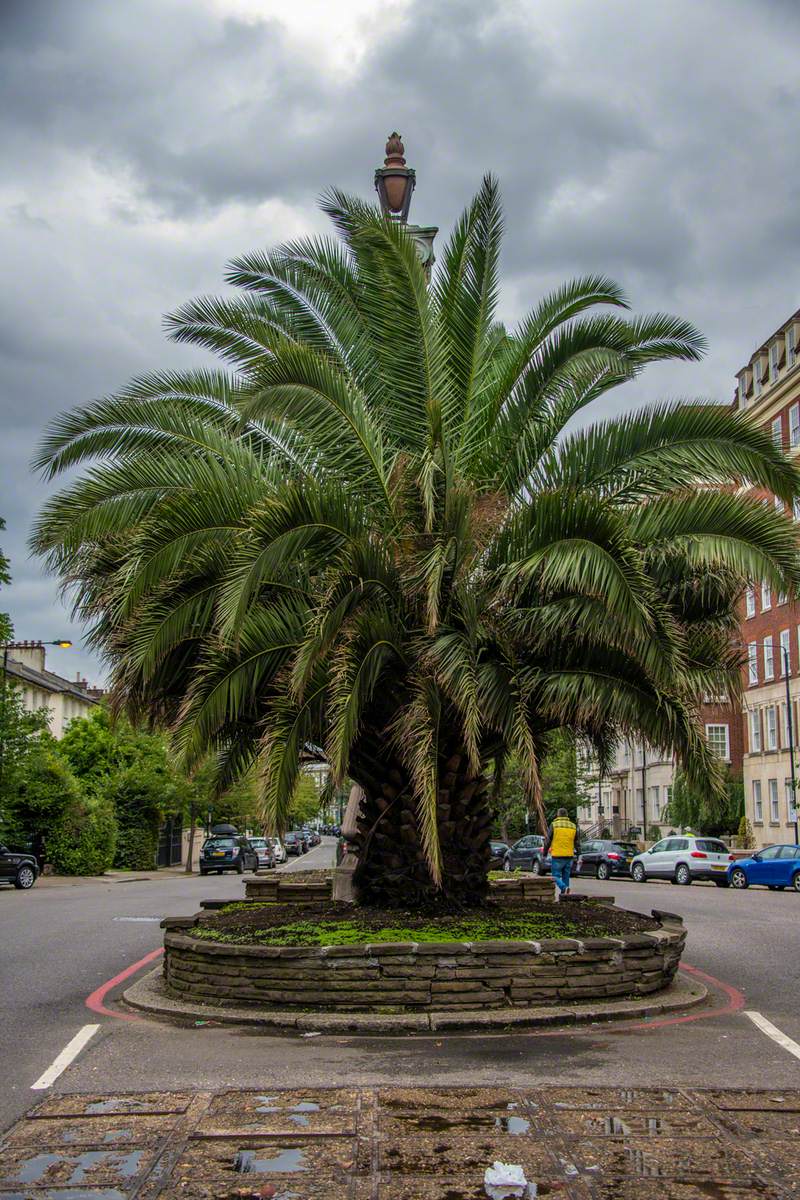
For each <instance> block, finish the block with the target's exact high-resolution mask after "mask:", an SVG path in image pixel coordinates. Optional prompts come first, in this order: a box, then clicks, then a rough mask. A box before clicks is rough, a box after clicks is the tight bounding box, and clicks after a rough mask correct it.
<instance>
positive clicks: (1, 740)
mask: <svg viewBox="0 0 800 1200" xmlns="http://www.w3.org/2000/svg"><path fill="white" fill-rule="evenodd" d="M15 644H16V643H14V642H6V643H5V644H4V645H3V706H2V711H3V715H2V728H0V799H2V795H3V782H4V774H5V757H6V716H7V712H8V710H7V707H6V705H7V701H8V652H9V650H10V649H11V647H12V646H14V645H15ZM39 645H41V646H60V647H61V649H62V650H69V648H70V647H71V646H72V642H71V641H69V639H68V638H56V639H55V641H53V642H40V643H39Z"/></svg>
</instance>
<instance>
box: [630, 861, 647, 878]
mask: <svg viewBox="0 0 800 1200" xmlns="http://www.w3.org/2000/svg"><path fill="white" fill-rule="evenodd" d="M631 875H632V876H633V879H634V882H635V883H647V874H646V872H645V869H644V867H643V866H642V864H641V863H634V864H633V866H632V868H631Z"/></svg>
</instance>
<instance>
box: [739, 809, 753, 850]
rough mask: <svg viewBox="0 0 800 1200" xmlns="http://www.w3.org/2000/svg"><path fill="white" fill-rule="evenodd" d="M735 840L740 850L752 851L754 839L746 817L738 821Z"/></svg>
mask: <svg viewBox="0 0 800 1200" xmlns="http://www.w3.org/2000/svg"><path fill="white" fill-rule="evenodd" d="M736 839H737V841H738V843H739V848H740V849H741V850H752V849H753V847H754V846H755V844H756V839H755V838H754V837H753V828H752V826H751V824H750V822H749V821H748V819H747V817H742V818H741V820H740V821H739V829H738V831H737V834H736Z"/></svg>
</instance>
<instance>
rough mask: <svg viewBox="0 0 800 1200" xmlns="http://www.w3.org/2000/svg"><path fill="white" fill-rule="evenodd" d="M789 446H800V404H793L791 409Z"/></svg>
mask: <svg viewBox="0 0 800 1200" xmlns="http://www.w3.org/2000/svg"><path fill="white" fill-rule="evenodd" d="M789 445H790V446H791V447H793V448H794V447H796V446H800V404H793V405H792V407H791V408H790V409H789Z"/></svg>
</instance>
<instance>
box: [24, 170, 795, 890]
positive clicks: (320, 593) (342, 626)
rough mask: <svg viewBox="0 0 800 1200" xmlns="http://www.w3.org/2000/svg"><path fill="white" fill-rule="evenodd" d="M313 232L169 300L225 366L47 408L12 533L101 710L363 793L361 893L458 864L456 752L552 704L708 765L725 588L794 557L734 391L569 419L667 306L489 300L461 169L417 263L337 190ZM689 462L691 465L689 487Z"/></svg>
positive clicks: (596, 290)
mask: <svg viewBox="0 0 800 1200" xmlns="http://www.w3.org/2000/svg"><path fill="white" fill-rule="evenodd" d="M324 207H325V210H326V212H327V213H328V214H329V216H330V217H331V218H332V220H333V222H334V225H335V226H336V229H337V230H338V233H339V234H340V239H341V240H340V241H334V240H326V239H317V238H310V239H305V240H302V241H298V242H294V243H292V244H290V245H287V246H283V247H280V248H279V249H278V250H276V251H274V252H266V253H262V252H258V253H253V254H249V255H246V256H244V257H242V258H239V259H237V260H236V261H234V262H233V263H232V265H231V267H230V270H229V272H228V282H229V283H231V284H234V285H237V286H238V287H240V288H242V289H244V293H245V294H244V295H243V296H238V297H230V296H226V297H224V298H222V299H214V298H208V297H205V298H202V299H200V300H196V301H194V302H191V303H189V304H186V305H185V306H184V307H182V308H181V309H179V310H178V311H177V312H176V313H175V314H174V315H173V316H172V317H171V318H170V321H169V325H170V328H171V331H172V334H173V336H174V337H175V338H176V339H177V340H178V341H181V342H188V343H192V344H194V345H198V346H200V347H203V348H204V349H210V350H212V351H214V352H216V353H217V354H218V355H219V356H220V358H221V359H222V360H224V361H225V362H226V363H228V364H230V365H231V366H232V371H225V370H219V371H213V370H205V369H198V370H193V371H184V372H165V373H161V374H153V375H150V376H148V377H146V378H142V379H138V380H135V381H134V382H133V383H132V384H130V385H129V386H128V387H127V388H125V389H124V390H123V391H122V392H121V393H120V394H118V395H116V396H113V397H110V398H107V399H103V400H100V401H97V402H95V403H93V404H90V405H88V406H87V407H85V408H83V409H79V410H77V411H75V412H72V413H69V414H67V415H65V416H64V417H62V418H61V419H60V420H58V421H57V422H56V423H55V424H54V426H53V428H52V429H51V431H50V433H49V436H48V437H47V439H46V441H45V442H44V444H43V446H42V448H41V451H40V454H39V458H38V462H39V465H40V466H41V467H42V468H43V470H44V471H45V472H46V473H47V475H48V476H49V477H51V478H52V477H53V476H55V475H57V474H59V473H60V472H62V471H66V470H68V469H72V468H74V467H76V466H80V465H81V464H85V463H87V462H89V461H90V460H93V459H94V460H96V461H94V463H93V465H92V466H91V468H90V469H86V470H85V471H84V472H83V473H82V474H80V475H79V476H78V478H77V479H76V480H75V481H74V482H72V483H71V484H69V485H68V486H67V487H66V488H65V490H63V491H62V492H61V493H60V494H58V495H56V496H54V497H52V498H51V499H50V500H49V501H48V503H47V504H46V505H45V507H44V510H43V512H42V514H41V515H40V518H39V521H38V524H37V527H36V532H35V535H34V539H33V544H34V546H35V548H36V549H37V550H38V551H39V552H40V553H42V554H45V555H47V557H48V562H49V565H50V566H51V568H52V569H54V570H55V571H57V572H58V573H59V575H60V576H61V579H62V581H63V582H64V583H65V584H67V585H73V586H74V587H75V589H76V595H77V597H78V608H79V611H80V613H81V615H82V616H83V617H84V618H86V619H88V620H89V621H90V622H91V623H92V626H93V633H92V640H93V643H94V645H95V647H97V648H98V649H100V650H102V651H103V652H104V653H105V654H106V656H107V658H108V660H109V661H110V663H111V665H112V672H113V683H114V692H115V696H116V698H117V702H118V703H119V704H120V705H124V706H126V707H127V708H128V710H129V711H130V712H131V713H133V714H137V713H143V714H145V715H146V716H147V717H148V719H151V720H156V721H164V722H165V723H166V724H167V725H168V726H169V727H170V728H171V729H172V730H173V731H174V736H175V742H176V746H177V748H178V749H179V750H180V751H181V752H182V753H183V754H184V756H185V758H186V761H187V762H188V763H189V764H191V765H194V764H196V763H198V762H199V761H201V760H202V758H203V756H205V755H206V754H207V753H209V751H213V752H214V753H215V754H217V756H218V762H219V767H220V786H221V787H224V786H225V785H226V784H227V783H228V782H229V781H230V780H232V779H235V778H236V777H237V776H239V775H240V774H242V773H243V772H246V771H247V770H250V769H251V768H252V767H253V764H254V763H257V764H258V773H259V779H260V781H261V782H260V786H261V803H262V805H263V812H264V815H265V819H266V821H267V823H268V825H270V826H273V827H274V826H281V825H283V824H284V823H285V821H286V818H287V815H288V813H289V811H290V806H291V803H292V798H293V796H294V792H295V785H296V782H297V779H298V775H299V772H300V769H301V765H300V759H301V751H302V749H303V747H304V746H306V745H312V746H314V747H321V748H323V749H324V751H325V753H326V755H327V758H328V761H329V763H330V765H331V769H332V773H333V776H334V782H338V781H340V780H342V779H344V778H345V777H346V776H348V775H349V776H350V777H352V778H353V779H354V780H356V781H357V782H358V783H359V784H360V785H361V786H362V787H363V789H364V792H365V796H366V799H365V802H364V805H363V811H362V817H361V823H360V834H359V847H358V856H359V862H358V867H357V871H356V876H355V880H356V885H357V887H358V889H359V895H360V898H361V899H362V900H364V901H367V902H376V903H383V904H391V903H398V904H404V905H408V904H409V903H411V902H414V901H416V902H418V903H419V904H424V903H431V902H433V901H435V900H436V899H443V900H445V901H447V902H453V901H455V902H465V901H466V902H470V901H475V900H478V899H480V898H481V897H482V896H483V895H484V894H485V889H486V868H487V864H488V841H489V837H490V829H491V823H492V813H491V786H490V780H489V777H488V772H489V768H490V765H491V764H494V765H495V767H496V769H497V773H498V774H499V775H502V771H503V768H504V764H505V762H506V761H508V760H509V758H510V756H512V755H513V756H515V757H516V759H517V761H518V762H519V763H520V765H521V767H522V770H523V773H524V780H525V791H526V796H527V798H528V801H529V803H530V805H531V806H532V807H533V809H534V810H535V811H536V813H537V818H536V820H537V823H538V824H541V823H542V822H543V821H544V815H545V814H544V808H543V805H542V778H541V770H540V763H541V760H542V758H543V756H544V754H545V752H546V749H547V745H548V739H549V738H550V736H551V735H552V733H553V732H554V731H556V730H559V729H565V730H568V731H570V732H571V733H572V734H574V735H576V736H579V737H581V738H583V739H585V740H586V742H587V743H588V744H589V745H590V746H591V747H592V749H593V750H594V751H596V752H597V753H598V754H600V755H601V757H605V756H606V755H607V752H608V751H609V749H610V747H611V746H613V745H614V744H615V743H616V741H617V740H618V739H619V738H620V737H634V738H636V739H639V740H645V741H648V742H650V743H651V744H654V745H659V746H664V747H665V748H669V749H670V750H672V751H674V752H675V754H676V755H677V757H678V759H679V761H680V763H681V764H682V766H683V769H684V771H685V773H686V776H687V779H689V780H690V781H691V783H692V785H693V786H706V785H707V786H709V788H711V789H712V791H716V792H717V793H718V794H720V793H721V791H722V786H723V785H722V780H721V776H720V772H719V766H718V764H717V763H716V762H715V760H714V759H713V757H712V756H711V753H710V751H709V749H708V747H707V745H706V742H705V738H704V736H703V731H702V727H701V723H700V719H699V705H700V701H701V698H702V695H703V693H704V692H709V691H710V692H713V693H715V694H716V693H718V692H720V691H721V690H723V691H724V690H730V691H731V692H735V690H736V688H737V687H738V686H739V679H738V676H739V668H740V662H739V652H738V650H736V649H734V648H733V647H732V638H731V634H732V631H733V630H734V629H735V627H736V603H737V600H738V597H739V595H740V594H741V590H742V587H743V585H744V583H745V582H746V581H748V580H757V579H758V580H760V579H764V580H766V581H767V582H768V583H769V584H770V585H771V586H772V587H774V588H776V589H780V590H782V591H787V592H788V591H790V590H792V589H794V588H796V587H797V585H798V583H800V569H799V568H798V564H797V553H796V536H795V531H794V528H793V526H792V523H791V521H790V520H789V519H788V518H787V517H786V516H785V515H783V514H782V513H778V512H776V511H775V510H774V508H773V506H771V505H770V506H769V508H768V509H767V508H765V507H764V506H763V505H762V504H761V503H759V502H757V501H755V500H754V499H751V498H748V496H747V495H746V494H744V493H743V490H742V489H741V488H740V487H739V484H740V482H741V481H742V480H745V479H746V480H747V481H749V483H750V484H752V485H753V487H754V488H756V489H764V490H766V491H768V492H769V493H772V494H775V495H776V496H778V497H780V499H781V500H783V501H784V502H785V503H787V504H789V505H791V501H792V500H793V498H794V496H795V495H796V494H797V493H798V491H800V487H799V486H798V485H799V484H800V475H798V471H797V469H796V468H795V467H794V466H793V465H792V464H791V463H790V462H789V461H788V460H787V458H786V457H785V456H784V455H783V454H782V452H781V451H780V449H778V448H777V447H776V446H775V445H774V444H773V442H772V439H771V438H770V436H769V434H768V433H767V432H765V431H763V430H762V429H760V428H758V427H757V426H756V425H754V424H753V423H752V422H751V420H750V419H749V418H748V417H747V415H746V414H743V413H738V412H731V411H729V410H728V409H727V408H726V407H724V406H715V405H710V404H683V405H658V406H654V407H651V408H648V409H646V410H643V411H639V412H627V413H626V414H625V415H623V416H621V417H619V418H617V419H614V420H606V421H602V422H600V423H597V424H590V425H588V426H584V427H582V428H578V427H577V426H578V423H579V421H578V419H580V418H582V417H583V416H584V410H586V409H587V407H588V406H590V405H591V404H592V403H593V402H594V401H595V400H597V399H598V398H599V397H601V396H603V395H604V394H605V393H606V392H608V390H609V389H610V388H612V387H615V386H617V385H619V384H622V383H625V382H627V381H629V380H631V379H633V378H634V377H635V376H636V375H638V374H639V372H641V371H642V369H643V368H644V367H645V366H646V365H647V364H648V363H650V362H654V361H659V360H664V359H677V360H684V361H693V360H696V359H697V358H698V357H699V355H700V354H701V352H702V349H703V344H704V343H703V339H702V337H701V336H700V335H699V334H698V333H697V331H696V330H695V329H694V328H693V327H692V326H691V325H690V324H689V323H688V322H686V321H683V320H680V319H678V318H675V317H670V316H664V315H661V314H656V315H654V316H645V317H630V316H628V315H627V314H626V313H625V312H624V310H625V309H626V308H627V303H626V301H625V298H624V297H623V294H622V292H621V291H620V289H619V287H618V286H617V285H616V284H615V283H613V282H611V281H610V280H608V279H605V278H603V277H601V276H591V277H587V278H582V279H577V280H573V281H571V282H569V283H567V284H565V285H564V286H563V287H561V288H559V289H557V290H556V291H555V292H553V293H552V294H550V295H548V296H546V297H545V298H544V299H543V300H541V301H540V302H539V303H538V304H537V305H536V306H535V307H534V308H533V309H532V310H531V312H530V313H529V314H528V315H527V316H526V317H525V318H524V319H523V321H522V322H521V324H520V325H519V326H518V327H517V328H516V329H515V330H513V331H509V330H506V329H504V328H503V327H502V326H501V325H499V324H498V322H497V305H498V294H499V279H498V259H499V251H500V242H501V235H502V225H503V222H502V214H501V209H500V203H499V197H498V190H497V186H496V184H495V182H494V181H493V180H492V179H490V178H487V179H486V180H485V181H484V183H483V186H482V188H481V190H480V192H479V194H478V196H477V197H476V198H475V200H474V201H473V203H472V204H471V205H470V206H469V208H468V209H467V210H466V212H465V213H464V215H463V216H462V218H461V219H460V220H459V221H458V223H457V224H456V227H455V229H454V231H453V233H452V235H451V237H450V240H449V242H448V243H447V245H446V246H445V247H444V250H443V253H442V256H441V262H440V264H439V267H438V271H437V274H436V275H435V277H434V280H433V282H432V284H431V286H430V287H428V286H427V282H426V278H425V273H424V270H423V267H422V265H421V263H420V261H419V259H418V256H417V253H416V249H415V246H414V243H413V240H412V238H411V237H410V236H409V234H408V232H407V230H405V229H404V228H403V227H402V226H400V225H398V224H396V223H392V222H391V221H388V220H385V219H384V218H383V217H381V215H380V214H379V213H377V212H376V211H375V210H374V209H372V208H369V207H368V206H366V205H364V204H362V203H361V202H360V201H357V200H353V199H349V198H347V197H345V196H343V195H341V194H340V193H338V192H335V193H332V194H331V195H330V196H329V198H328V199H327V200H326V202H325V205H324ZM698 481H702V484H703V486H702V488H700V489H698V488H697V487H696V484H697V483H698Z"/></svg>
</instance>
